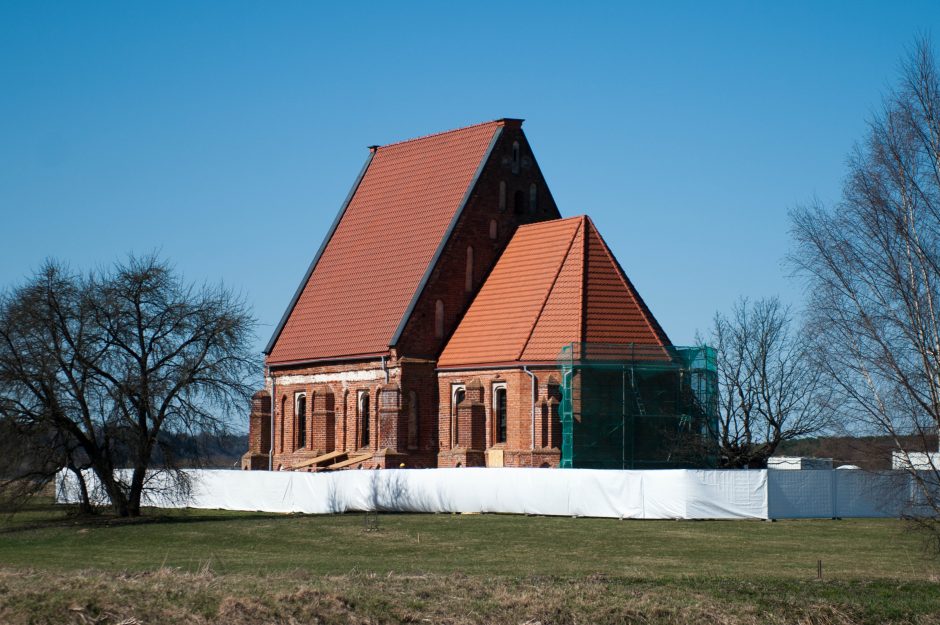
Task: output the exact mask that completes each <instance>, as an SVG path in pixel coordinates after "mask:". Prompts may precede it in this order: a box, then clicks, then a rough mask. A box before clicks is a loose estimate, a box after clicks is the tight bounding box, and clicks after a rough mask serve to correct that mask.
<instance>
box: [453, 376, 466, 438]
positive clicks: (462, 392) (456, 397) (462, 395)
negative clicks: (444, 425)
mask: <svg viewBox="0 0 940 625" xmlns="http://www.w3.org/2000/svg"><path fill="white" fill-rule="evenodd" d="M466 398H467V387H466V386H464V385H463V384H455V385H453V386H452V387H451V389H450V446H451V448H454V447H456V446H457V445H458V444H459V443H460V434H459V429H460V424H459V423H458V420H457V406H458V405H459V404H460V402H462V401H463V400H464V399H466Z"/></svg>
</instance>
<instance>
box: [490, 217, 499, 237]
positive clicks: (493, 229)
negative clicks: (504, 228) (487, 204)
mask: <svg viewBox="0 0 940 625" xmlns="http://www.w3.org/2000/svg"><path fill="white" fill-rule="evenodd" d="M497 237H499V224H497V223H496V220H495V219H491V220H490V238H491V239H492V240H494V241H495V240H496V239H497Z"/></svg>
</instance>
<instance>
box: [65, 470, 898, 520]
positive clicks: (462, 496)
mask: <svg viewBox="0 0 940 625" xmlns="http://www.w3.org/2000/svg"><path fill="white" fill-rule="evenodd" d="M122 473H123V474H124V475H123V476H122V477H124V478H128V477H129V474H128V473H127V472H122ZM184 473H185V474H186V476H187V477H188V478H190V482H191V491H190V493H189V494H188V496H186V497H180V496H179V495H178V494H175V493H174V492H173V490H172V489H168V488H164V486H165V485H166V479H165V477H164V476H161V475H160V474H155V475H153V476H150V478H149V481H148V488H147V490H146V491H145V496H144V500H143V504H144V505H146V506H154V507H160V508H183V507H188V508H201V509H221V510H245V511H265V512H284V513H291V512H295V513H306V514H335V513H343V512H355V511H378V512H386V511H387V512H477V513H487V512H492V513H508V514H534V515H549V516H574V517H581V516H585V517H607V518H620V519H768V518H776V519H786V518H833V517H897V516H900V515H902V514H905V513H906V512H907V511H908V510H910V508H911V503H912V501H914V500H915V499H916V493H915V490H914V488H913V483H912V480H911V478H910V476H909V475H908V474H906V473H903V472H885V473H869V472H864V471H838V470H833V471H825V470H820V471H775V470H770V471H767V470H752V471H731V470H687V469H668V470H655V471H653V470H650V471H617V470H591V469H563V470H560V469H515V468H513V469H508V468H506V469H497V468H459V469H396V470H380V471H338V472H329V473H327V472H324V473H303V472H288V471H284V472H269V471H226V470H188V471H185V472H184ZM84 475H85V480H86V483H87V484H88V485H89V487H90V490H91V491H92V493H93V497H94V499H95V500H96V501H97V502H98V503H107V497H106V496H105V495H103V494H102V492H101V489H100V488H98V487H97V481H96V480H95V479H94V474H93V473H91V472H85V473H84ZM78 493H79V489H78V481H77V478H76V476H75V475H74V474H73V473H71V472H68V471H63V472H62V473H61V474H60V476H59V483H58V488H57V501H58V502H60V503H74V502H77V501H78V498H79V496H78Z"/></svg>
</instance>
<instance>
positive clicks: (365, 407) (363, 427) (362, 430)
mask: <svg viewBox="0 0 940 625" xmlns="http://www.w3.org/2000/svg"><path fill="white" fill-rule="evenodd" d="M358 404H359V406H358V408H359V446H360V447H368V446H369V440H370V437H369V434H370V433H371V423H370V422H369V391H359V402H358Z"/></svg>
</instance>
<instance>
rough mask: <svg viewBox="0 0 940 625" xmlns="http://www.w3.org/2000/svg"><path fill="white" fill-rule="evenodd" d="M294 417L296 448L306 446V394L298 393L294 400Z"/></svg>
mask: <svg viewBox="0 0 940 625" xmlns="http://www.w3.org/2000/svg"><path fill="white" fill-rule="evenodd" d="M294 407H295V411H296V412H295V414H296V415H297V416H296V419H294V423H295V425H294V428H295V430H296V432H297V449H303V448H304V447H306V446H307V396H306V395H305V394H303V393H298V394H297V396H296V398H295V400H294Z"/></svg>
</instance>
